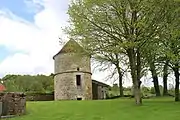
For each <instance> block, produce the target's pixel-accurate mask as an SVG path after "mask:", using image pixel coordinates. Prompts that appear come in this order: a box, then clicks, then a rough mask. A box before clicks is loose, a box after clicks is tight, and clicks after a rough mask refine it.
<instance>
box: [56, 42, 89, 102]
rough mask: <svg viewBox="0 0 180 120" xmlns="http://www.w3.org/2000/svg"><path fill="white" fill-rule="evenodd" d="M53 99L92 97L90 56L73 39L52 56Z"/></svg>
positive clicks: (86, 98)
mask: <svg viewBox="0 0 180 120" xmlns="http://www.w3.org/2000/svg"><path fill="white" fill-rule="evenodd" d="M53 59H54V72H55V76H54V90H55V91H54V96H55V100H88V99H92V79H91V65H90V56H88V55H87V54H85V51H84V50H83V48H82V47H81V46H80V45H79V44H78V43H77V42H76V41H74V40H69V41H68V42H67V43H66V44H65V45H64V47H63V48H62V49H61V50H60V51H59V52H58V53H57V54H56V55H55V56H54V57H53Z"/></svg>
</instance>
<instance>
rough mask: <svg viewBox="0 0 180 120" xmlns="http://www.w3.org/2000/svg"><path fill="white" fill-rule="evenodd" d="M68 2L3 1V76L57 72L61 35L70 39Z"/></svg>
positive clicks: (0, 0) (99, 77)
mask: <svg viewBox="0 0 180 120" xmlns="http://www.w3.org/2000/svg"><path fill="white" fill-rule="evenodd" d="M68 2H69V1H68V0H0V33H1V34H0V77H3V76H4V75H6V74H31V75H34V74H46V75H49V74H50V73H53V72H54V62H53V59H52V57H53V55H55V54H56V53H57V52H58V51H59V50H60V49H61V47H62V46H60V45H59V39H58V38H59V37H60V38H62V39H63V40H64V41H67V39H65V35H64V34H63V32H62V29H61V28H62V27H64V26H66V25H68V23H67V20H68V15H67V14H66V13H67V10H68ZM92 69H93V68H92ZM92 72H93V71H92ZM106 75H107V73H102V72H101V73H98V72H96V73H94V74H93V79H96V80H99V81H104V78H105V77H106ZM108 83H111V82H110V81H109V82H108Z"/></svg>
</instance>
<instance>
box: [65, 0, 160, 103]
mask: <svg viewBox="0 0 180 120" xmlns="http://www.w3.org/2000/svg"><path fill="white" fill-rule="evenodd" d="M161 2H163V0H162V1H156V0H153V1H152V2H148V1H147V0H136V1H134V0H75V1H73V2H72V3H71V5H70V7H69V11H68V14H69V16H70V24H71V26H70V28H69V29H68V30H67V29H66V30H67V33H68V34H69V36H70V37H71V39H76V40H78V41H80V43H81V44H82V45H83V46H84V48H86V49H87V50H88V49H89V48H90V49H91V50H90V51H89V52H90V53H92V51H104V50H106V51H109V52H111V53H117V52H118V53H119V54H121V53H122V51H125V52H126V55H127V56H128V59H129V66H130V70H131V76H132V81H133V88H134V94H135V102H136V104H137V105H140V104H141V103H142V100H141V91H140V88H139V83H140V78H141V71H142V66H141V62H142V61H141V60H142V55H141V51H142V46H143V45H144V44H146V42H147V41H148V40H149V39H151V38H153V37H154V36H156V33H157V31H159V27H158V25H157V23H159V22H160V21H161V18H162V16H161V12H163V11H162V9H161V6H160V7H159V5H161Z"/></svg>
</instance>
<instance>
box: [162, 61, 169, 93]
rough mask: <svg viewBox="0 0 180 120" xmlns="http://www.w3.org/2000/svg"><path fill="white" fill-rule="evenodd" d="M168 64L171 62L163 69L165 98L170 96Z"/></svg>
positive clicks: (167, 62)
mask: <svg viewBox="0 0 180 120" xmlns="http://www.w3.org/2000/svg"><path fill="white" fill-rule="evenodd" d="M168 64H169V61H168V60H167V61H166V63H165V65H164V68H163V96H166V95H168V90H167V77H168Z"/></svg>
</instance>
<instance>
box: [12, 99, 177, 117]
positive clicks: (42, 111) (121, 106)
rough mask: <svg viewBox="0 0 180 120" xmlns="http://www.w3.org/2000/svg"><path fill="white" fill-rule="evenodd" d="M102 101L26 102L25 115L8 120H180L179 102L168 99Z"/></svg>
mask: <svg viewBox="0 0 180 120" xmlns="http://www.w3.org/2000/svg"><path fill="white" fill-rule="evenodd" d="M133 100H134V99H116V100H104V101H58V102H54V101H51V102H28V103H27V115H24V116H21V117H16V118H11V119H10V120H180V103H177V102H174V101H173V99H172V98H158V99H150V100H144V101H143V102H144V103H143V106H140V107H139V106H135V105H134V101H133Z"/></svg>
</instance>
